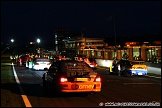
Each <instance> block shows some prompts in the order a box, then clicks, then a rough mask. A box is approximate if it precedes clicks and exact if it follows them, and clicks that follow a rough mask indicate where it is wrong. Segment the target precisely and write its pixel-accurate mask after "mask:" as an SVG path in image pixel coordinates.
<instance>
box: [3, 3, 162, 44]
mask: <svg viewBox="0 0 162 108" xmlns="http://www.w3.org/2000/svg"><path fill="white" fill-rule="evenodd" d="M113 19H115V33H116V36H117V37H139V36H142V35H144V34H160V33H161V1H114V2H111V1H66V2H65V1H1V39H2V41H4V42H8V41H10V39H11V38H14V39H15V42H16V41H17V42H27V41H35V40H36V39H37V38H38V37H39V38H40V39H41V40H42V42H43V41H44V42H45V41H46V42H48V41H51V40H52V39H53V38H54V31H55V30H56V28H58V27H63V28H65V29H67V30H68V31H72V32H81V31H82V32H84V35H85V36H86V37H102V38H104V37H113V36H115V33H114V23H113Z"/></svg>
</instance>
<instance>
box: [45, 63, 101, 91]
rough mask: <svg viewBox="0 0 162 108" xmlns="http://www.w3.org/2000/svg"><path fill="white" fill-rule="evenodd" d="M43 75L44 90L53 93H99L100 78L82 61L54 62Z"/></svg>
mask: <svg viewBox="0 0 162 108" xmlns="http://www.w3.org/2000/svg"><path fill="white" fill-rule="evenodd" d="M46 70H47V72H45V73H44V74H43V77H42V79H43V87H44V90H46V91H47V92H49V91H48V90H49V88H52V89H54V90H52V91H53V93H56V94H60V93H86V94H89V93H98V92H101V77H100V75H99V74H98V73H97V72H95V71H94V70H93V69H92V68H91V67H90V66H89V65H88V64H87V63H85V62H84V61H76V60H62V61H56V62H54V63H53V64H52V65H51V66H50V68H49V69H46Z"/></svg>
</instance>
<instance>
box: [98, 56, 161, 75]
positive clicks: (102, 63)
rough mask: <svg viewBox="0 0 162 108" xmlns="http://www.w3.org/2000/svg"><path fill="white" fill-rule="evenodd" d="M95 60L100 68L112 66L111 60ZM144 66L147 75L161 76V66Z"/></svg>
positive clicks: (147, 63)
mask: <svg viewBox="0 0 162 108" xmlns="http://www.w3.org/2000/svg"><path fill="white" fill-rule="evenodd" d="M95 60H96V62H97V64H98V66H101V67H110V66H112V62H113V60H104V59H95ZM146 65H147V66H148V73H153V74H158V75H161V64H154V63H149V62H146Z"/></svg>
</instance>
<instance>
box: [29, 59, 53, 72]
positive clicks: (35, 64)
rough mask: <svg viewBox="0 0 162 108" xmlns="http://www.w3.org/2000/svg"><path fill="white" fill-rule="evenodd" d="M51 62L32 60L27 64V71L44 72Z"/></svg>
mask: <svg viewBox="0 0 162 108" xmlns="http://www.w3.org/2000/svg"><path fill="white" fill-rule="evenodd" d="M50 66H51V62H50V60H49V59H47V58H34V59H33V60H32V61H30V62H29V66H28V68H29V69H33V70H44V69H45V68H47V69H49V67H50Z"/></svg>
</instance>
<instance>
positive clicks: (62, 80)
mask: <svg viewBox="0 0 162 108" xmlns="http://www.w3.org/2000/svg"><path fill="white" fill-rule="evenodd" d="M67 81H68V79H67V78H65V77H61V78H60V82H67Z"/></svg>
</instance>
